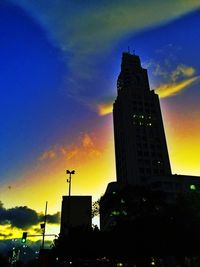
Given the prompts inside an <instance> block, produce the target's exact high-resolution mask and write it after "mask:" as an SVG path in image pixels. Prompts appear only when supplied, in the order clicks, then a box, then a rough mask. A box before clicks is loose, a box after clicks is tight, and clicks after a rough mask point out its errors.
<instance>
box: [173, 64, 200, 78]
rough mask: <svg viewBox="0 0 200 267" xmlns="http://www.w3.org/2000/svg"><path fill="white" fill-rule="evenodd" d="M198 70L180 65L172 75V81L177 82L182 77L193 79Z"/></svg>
mask: <svg viewBox="0 0 200 267" xmlns="http://www.w3.org/2000/svg"><path fill="white" fill-rule="evenodd" d="M195 72H196V70H195V69H194V68H193V67H190V66H186V65H184V64H180V65H178V66H177V68H176V69H175V70H174V71H173V72H172V73H171V79H172V81H174V82H175V81H177V80H178V79H179V78H180V77H183V78H185V77H191V76H193V75H194V74H195Z"/></svg>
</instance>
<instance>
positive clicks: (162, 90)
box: [155, 76, 200, 98]
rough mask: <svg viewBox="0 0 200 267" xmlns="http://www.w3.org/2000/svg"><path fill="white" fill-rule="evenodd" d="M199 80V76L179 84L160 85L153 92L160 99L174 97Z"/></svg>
mask: <svg viewBox="0 0 200 267" xmlns="http://www.w3.org/2000/svg"><path fill="white" fill-rule="evenodd" d="M199 80H200V76H196V77H193V78H190V79H186V80H183V81H181V82H174V83H168V84H161V85H160V86H159V87H157V88H156V89H155V92H156V93H157V94H158V95H159V97H160V98H166V97H169V96H174V95H177V94H179V93H180V92H181V91H182V90H183V89H186V88H187V87H189V86H190V85H192V84H194V82H196V81H199Z"/></svg>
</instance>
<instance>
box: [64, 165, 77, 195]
mask: <svg viewBox="0 0 200 267" xmlns="http://www.w3.org/2000/svg"><path fill="white" fill-rule="evenodd" d="M66 173H67V174H69V179H67V182H68V183H69V197H70V195H71V175H72V174H75V170H72V171H69V170H67V171H66Z"/></svg>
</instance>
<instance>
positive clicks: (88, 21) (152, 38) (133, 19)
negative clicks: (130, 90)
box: [0, 0, 200, 239]
mask: <svg viewBox="0 0 200 267" xmlns="http://www.w3.org/2000/svg"><path fill="white" fill-rule="evenodd" d="M199 25H200V3H199V0H198V1H193V0H190V1H187V0H168V1H162V0H143V1H138V0H110V1H107V0H102V1H97V0H85V1H81V0H68V1H66V0H55V1H49V0H29V1H27V0H1V2H0V88H1V89H0V94H1V100H0V101H1V103H0V114H1V115H0V124H1V127H0V201H1V202H0V215H1V216H0V232H1V234H0V238H2V239H4V238H15V237H16V238H17V237H21V233H22V231H23V230H24V229H26V230H27V229H28V230H29V231H30V232H31V233H35V232H37V231H38V227H39V226H38V223H39V222H40V221H41V216H42V215H41V214H42V213H44V209H45V203H46V201H48V214H49V221H48V223H49V228H48V231H51V232H52V231H56V232H58V231H59V224H58V223H59V213H58V212H60V210H61V201H62V195H66V194H68V184H67V181H66V180H67V178H68V177H67V175H66V170H67V169H69V170H75V174H74V175H73V176H72V194H74V195H92V200H93V201H96V200H97V199H99V198H100V197H101V196H102V195H103V194H104V192H105V190H106V186H107V184H108V183H109V182H112V181H116V174H115V157H114V140H113V121H112V104H113V102H114V100H115V98H116V95H117V90H116V81H117V77H118V75H119V72H120V64H121V56H122V53H123V52H126V51H128V49H130V51H134V52H135V53H136V54H137V55H139V56H140V59H141V62H142V66H143V67H144V68H147V70H148V75H149V81H150V88H151V90H155V92H156V93H157V94H158V95H159V97H160V104H161V110H162V115H163V121H164V127H165V133H166V138H167V145H168V152H169V156H170V162H171V168H172V172H173V173H174V174H175V173H176V174H187V175H195V176H198V175H199V176H200V169H199V159H200V149H199V148H200V138H199V137H200V134H199V133H200V123H199V118H200V105H199V100H200V60H199V58H198V55H199V47H200V32H199ZM27 214H31V216H29V220H27V219H25V221H24V222H23V223H21V224H20V222H22V221H23V220H22V218H27Z"/></svg>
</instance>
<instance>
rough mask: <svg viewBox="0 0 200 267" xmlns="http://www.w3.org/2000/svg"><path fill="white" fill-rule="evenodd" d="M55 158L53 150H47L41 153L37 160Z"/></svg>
mask: <svg viewBox="0 0 200 267" xmlns="http://www.w3.org/2000/svg"><path fill="white" fill-rule="evenodd" d="M55 157H56V151H55V150H54V149H50V150H47V151H45V152H43V153H42V154H41V155H40V156H39V157H38V160H40V161H43V160H46V159H53V158H55Z"/></svg>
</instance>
